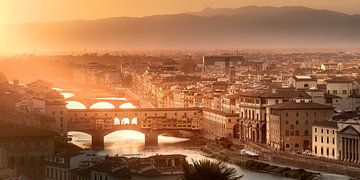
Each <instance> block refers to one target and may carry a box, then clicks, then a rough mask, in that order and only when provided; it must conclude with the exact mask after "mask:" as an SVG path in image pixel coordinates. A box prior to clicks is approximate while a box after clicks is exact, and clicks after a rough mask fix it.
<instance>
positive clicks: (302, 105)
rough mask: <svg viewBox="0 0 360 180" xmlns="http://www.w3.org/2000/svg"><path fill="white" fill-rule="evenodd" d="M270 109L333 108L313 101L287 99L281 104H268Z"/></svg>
mask: <svg viewBox="0 0 360 180" xmlns="http://www.w3.org/2000/svg"><path fill="white" fill-rule="evenodd" d="M269 107H270V108H271V109H278V110H297V109H298V110H302V109H322V110H331V109H334V108H333V107H332V106H328V105H324V104H319V103H314V102H295V101H288V102H284V103H281V104H274V105H271V106H269Z"/></svg>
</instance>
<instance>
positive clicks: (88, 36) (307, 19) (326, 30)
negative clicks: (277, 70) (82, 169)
mask: <svg viewBox="0 0 360 180" xmlns="http://www.w3.org/2000/svg"><path fill="white" fill-rule="evenodd" d="M4 32H5V36H3V37H2V39H3V41H2V42H3V43H2V44H0V48H1V46H4V47H3V48H8V49H11V48H13V49H15V48H18V49H21V48H38V49H44V50H51V51H56V50H73V49H84V48H88V49H98V50H100V49H168V48H185V49H193V48H195V49H213V48H217V49H220V48H327V47H329V48H330V47H359V46H360V15H357V14H355V15H349V14H344V13H340V12H335V11H329V10H316V9H310V8H306V7H300V6H288V7H269V6H263V7H258V6H247V7H241V8H236V9H231V8H220V9H213V8H205V9H203V10H202V11H199V12H190V13H183V14H171V15H154V16H146V17H113V18H106V19H97V20H74V21H62V22H48V23H25V24H13V25H7V26H6V27H5V31H4Z"/></svg>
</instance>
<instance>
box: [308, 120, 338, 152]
mask: <svg viewBox="0 0 360 180" xmlns="http://www.w3.org/2000/svg"><path fill="white" fill-rule="evenodd" d="M337 129H338V127H337V123H336V122H333V121H323V122H320V123H316V124H314V125H313V126H312V154H313V155H314V156H317V157H325V158H329V159H337V158H338V157H337V156H338V155H337V152H338V151H337V138H336V136H337V132H336V131H337Z"/></svg>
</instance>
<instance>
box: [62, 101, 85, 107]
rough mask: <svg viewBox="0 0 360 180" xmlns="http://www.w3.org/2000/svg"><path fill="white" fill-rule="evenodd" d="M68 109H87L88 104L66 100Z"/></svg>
mask: <svg viewBox="0 0 360 180" xmlns="http://www.w3.org/2000/svg"><path fill="white" fill-rule="evenodd" d="M66 108H67V109H86V106H85V105H84V104H83V103H81V102H78V101H66Z"/></svg>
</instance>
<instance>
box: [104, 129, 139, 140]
mask: <svg viewBox="0 0 360 180" xmlns="http://www.w3.org/2000/svg"><path fill="white" fill-rule="evenodd" d="M119 139H131V140H141V141H144V140H145V135H144V134H143V133H141V132H137V131H132V130H121V131H115V132H113V133H110V134H108V135H106V136H105V141H107V142H115V141H118V140H119Z"/></svg>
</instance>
